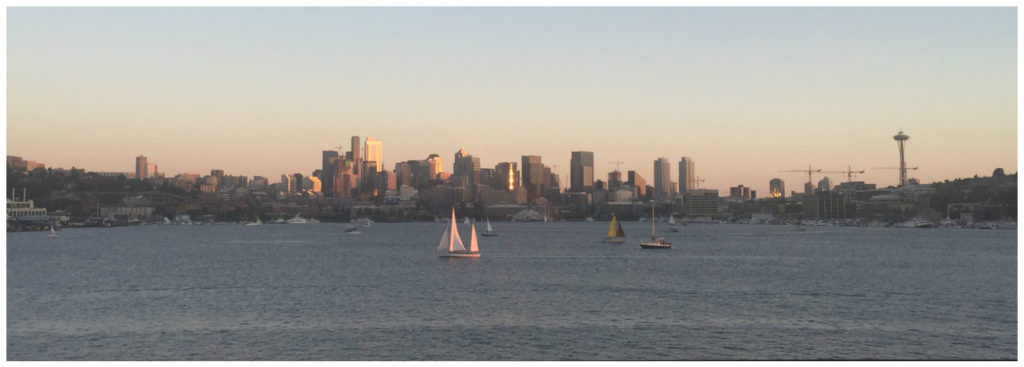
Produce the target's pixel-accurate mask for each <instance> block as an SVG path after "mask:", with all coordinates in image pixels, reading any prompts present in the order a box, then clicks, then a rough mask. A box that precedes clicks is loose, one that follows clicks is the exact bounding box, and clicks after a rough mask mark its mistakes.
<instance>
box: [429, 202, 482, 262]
mask: <svg viewBox="0 0 1024 367" xmlns="http://www.w3.org/2000/svg"><path fill="white" fill-rule="evenodd" d="M457 223H458V221H457V220H456V219H455V208H452V220H451V221H449V222H448V226H447V227H445V229H444V235H441V243H440V244H438V245H437V252H438V256H441V257H469V258H476V257H480V248H479V247H478V246H477V239H476V225H475V224H473V225H471V227H470V228H471V229H470V231H471V232H470V237H469V249H466V246H465V245H463V244H462V237H461V236H459V228H458V227H457Z"/></svg>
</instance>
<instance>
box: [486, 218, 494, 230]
mask: <svg viewBox="0 0 1024 367" xmlns="http://www.w3.org/2000/svg"><path fill="white" fill-rule="evenodd" d="M490 232H494V228H491V220H490V219H488V220H487V233H490Z"/></svg>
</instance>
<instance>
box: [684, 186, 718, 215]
mask: <svg viewBox="0 0 1024 367" xmlns="http://www.w3.org/2000/svg"><path fill="white" fill-rule="evenodd" d="M683 213H685V215H686V216H689V217H713V216H716V215H718V190H708V189H693V190H690V191H687V192H686V194H684V195H683Z"/></svg>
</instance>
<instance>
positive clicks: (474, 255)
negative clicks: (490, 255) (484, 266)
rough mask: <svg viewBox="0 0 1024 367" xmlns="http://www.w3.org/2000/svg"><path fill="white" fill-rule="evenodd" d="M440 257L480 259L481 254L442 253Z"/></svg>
mask: <svg viewBox="0 0 1024 367" xmlns="http://www.w3.org/2000/svg"><path fill="white" fill-rule="evenodd" d="M438 256H440V257H468V258H475V257H480V253H479V252H465V253H462V252H446V253H442V254H440V255H438Z"/></svg>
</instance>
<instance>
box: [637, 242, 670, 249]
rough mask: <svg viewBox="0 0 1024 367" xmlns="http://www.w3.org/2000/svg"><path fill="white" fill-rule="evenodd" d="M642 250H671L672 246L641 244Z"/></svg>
mask: <svg viewBox="0 0 1024 367" xmlns="http://www.w3.org/2000/svg"><path fill="white" fill-rule="evenodd" d="M640 248H648V249H670V248H672V245H671V244H661V243H641V244H640Z"/></svg>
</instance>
